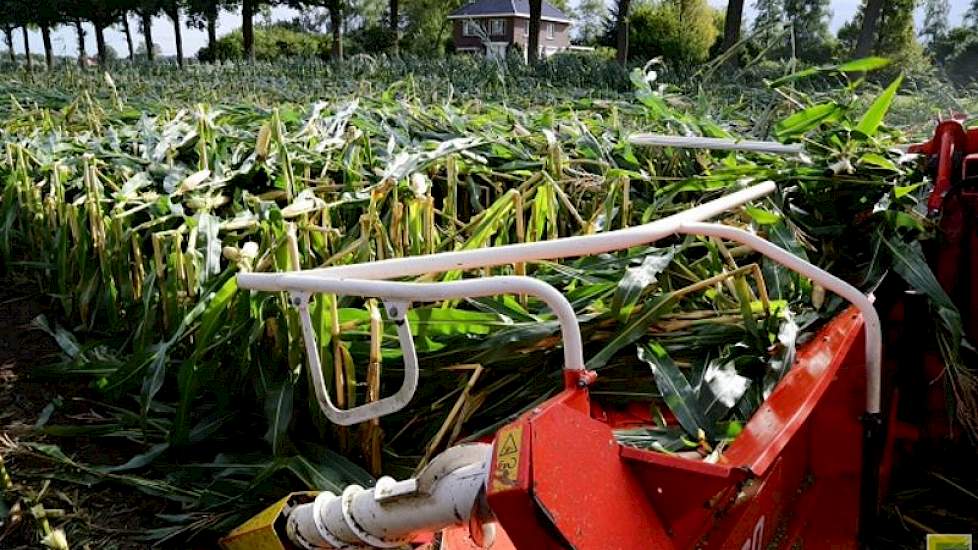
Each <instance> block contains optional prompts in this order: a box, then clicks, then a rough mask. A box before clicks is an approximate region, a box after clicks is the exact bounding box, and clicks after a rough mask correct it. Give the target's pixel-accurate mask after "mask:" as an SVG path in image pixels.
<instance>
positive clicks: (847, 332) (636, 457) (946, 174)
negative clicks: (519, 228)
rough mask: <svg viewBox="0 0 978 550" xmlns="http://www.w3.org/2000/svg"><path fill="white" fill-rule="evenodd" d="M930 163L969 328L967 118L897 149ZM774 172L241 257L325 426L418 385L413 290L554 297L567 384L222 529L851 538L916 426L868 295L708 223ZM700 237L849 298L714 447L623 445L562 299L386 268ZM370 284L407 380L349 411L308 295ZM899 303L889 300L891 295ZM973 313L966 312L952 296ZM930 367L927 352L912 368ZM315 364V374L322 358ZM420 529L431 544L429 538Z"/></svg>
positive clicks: (728, 541) (973, 322) (753, 193)
mask: <svg viewBox="0 0 978 550" xmlns="http://www.w3.org/2000/svg"><path fill="white" fill-rule="evenodd" d="M634 141H635V142H636V143H639V144H642V143H644V144H654V145H668V146H679V147H682V146H692V147H710V148H721V149H730V148H736V149H749V150H759V151H766V152H775V153H786V154H792V153H795V152H797V151H798V148H797V147H794V146H784V145H781V144H772V143H765V142H728V141H724V140H706V139H702V138H697V139H696V140H693V141H694V142H693V143H684V142H683V139H682V138H669V137H666V136H637V137H636V139H635V140H634ZM910 152H913V153H919V154H921V155H924V156H926V157H927V158H928V159H929V162H930V165H931V169H932V170H933V172H934V174H935V178H934V181H935V185H934V190H933V194H932V195H931V197H930V201H929V203H928V206H929V208H930V209H931V211H932V213H933V214H934V215H940V216H941V219H940V228H941V231H942V234H943V239H944V241H943V242H942V243H941V244H940V246H939V247H938V248H937V249H936V250H935V251H933V254H932V256H933V261H934V262H935V265H936V270H935V271H936V273H937V275H938V278H939V280H940V282H941V284H942V285H943V286H944V288H945V289H946V290H947V292H948V293H949V294H950V295H951V296H952V297H953V298H954V299H955V301H956V302H957V303H958V304H960V305H961V306H963V307H961V309H962V311H963V314H964V315H965V326H966V330H967V333H968V335H969V336H970V337H971V338H972V339H974V340H978V285H976V281H978V225H976V220H978V216H976V215H978V189H975V187H976V184H978V129H972V130H966V129H965V127H964V125H963V123H962V122H961V121H959V120H948V121H944V122H941V123H940V124H939V126H938V127H937V130H936V133H935V136H934V138H933V139H932V140H931V141H929V142H927V143H924V144H921V145H917V146H914V147H912V148H911V150H910ZM773 190H774V186H773V184H771V183H766V184H760V185H756V186H754V187H750V188H747V189H744V190H742V191H739V192H736V193H733V194H732V195H729V196H727V197H723V198H721V199H718V200H717V201H713V202H711V203H707V204H704V205H702V206H699V207H696V208H693V209H691V210H689V211H686V212H683V213H680V214H677V215H675V216H672V217H669V218H666V219H662V220H657V221H655V222H652V223H650V224H647V225H644V226H640V227H634V228H630V229H625V230H621V231H614V232H608V233H602V234H598V235H591V236H586V237H574V238H568V239H560V240H555V241H548V242H540V243H532V244H524V245H512V246H506V247H501V248H494V249H487V250H473V251H464V252H452V253H445V254H435V255H431V256H425V257H419V258H410V259H395V260H388V261H383V262H374V263H372V264H369V265H352V266H342V267H336V268H328V269H322V270H311V271H303V272H297V273H287V274H242V275H239V284H240V286H241V287H242V288H251V289H256V290H266V291H287V292H289V293H290V295H291V296H292V299H293V303H294V305H296V307H298V309H299V313H300V318H301V319H302V321H303V328H304V337H305V340H306V346H307V350H308V351H312V352H313V353H308V356H309V358H310V363H311V364H310V369H311V373H312V374H313V377H314V384H315V386H316V392H317V397H318V398H319V400H320V404H321V405H322V408H323V412H324V413H325V414H326V416H327V417H329V418H330V419H331V420H333V421H334V422H337V423H339V424H354V423H357V422H362V421H364V420H366V419H369V418H374V417H377V416H380V415H383V414H387V413H389V412H392V411H394V410H397V409H399V408H401V407H403V406H404V405H405V404H406V403H407V402H408V401H409V400H410V398H411V395H412V394H413V392H414V389H415V387H416V384H417V379H418V378H417V373H418V371H417V367H418V366H417V358H416V355H415V353H414V348H413V342H412V341H411V336H410V330H409V328H408V327H407V319H406V317H405V315H404V312H405V311H406V309H407V308H408V307H410V303H411V302H412V301H437V300H444V299H453V298H460V297H475V296H488V295H494V294H503V293H510V294H512V293H521V294H528V295H533V296H535V297H537V298H540V299H541V300H543V301H544V302H546V303H547V304H549V305H550V307H551V309H552V310H553V312H554V313H555V315H556V316H557V318H558V320H559V321H560V323H561V330H562V334H563V339H564V356H565V377H564V378H565V387H564V390H563V391H562V392H561V393H559V394H558V395H557V396H555V397H553V398H551V399H549V400H548V401H546V402H544V403H543V404H541V405H540V406H539V407H537V408H535V409H533V410H532V411H529V412H527V413H526V414H524V415H523V416H522V417H520V418H519V419H517V420H516V421H514V422H512V423H511V424H509V425H507V426H505V427H503V428H502V429H500V430H499V431H498V432H497V433H496V436H495V439H494V441H493V443H492V444H470V445H461V446H458V447H453V448H451V449H449V450H447V451H446V452H445V453H443V454H442V455H439V456H438V457H436V458H435V459H434V460H433V461H432V462H431V463H430V464H429V465H428V466H427V467H426V468H425V469H424V470H423V471H422V472H421V473H420V475H419V476H418V477H417V478H411V479H407V480H402V481H396V480H393V479H391V478H382V479H380V480H378V482H377V484H376V485H375V486H374V487H371V488H363V487H358V486H351V487H348V488H347V489H346V490H345V491H343V493H342V494H340V495H335V494H332V493H329V492H326V493H320V494H318V495H313V494H298V493H297V494H293V495H291V496H290V497H288V498H286V499H283V501H281V502H279V503H278V504H276V505H275V506H273V507H272V508H270V509H268V510H266V512H263V513H262V514H261V515H259V516H257V517H256V518H255V519H253V520H252V521H250V522H248V523H247V524H245V525H244V526H242V527H241V528H239V529H237V530H235V531H234V532H232V533H231V534H230V535H229V536H228V537H227V538H226V539H225V540H224V541H223V542H222V544H223V545H224V546H225V548H227V549H228V550H238V549H242V548H324V549H348V548H349V549H353V548H399V547H403V546H427V547H429V548H442V549H445V550H460V549H475V548H492V549H496V550H507V549H511V548H519V549H549V548H554V549H557V548H576V549H579V550H597V549H640V548H647V549H654V550H671V549H717V550H720V549H723V550H760V549H768V548H777V549H795V548H812V549H847V548H858V547H860V546H861V545H863V544H864V543H861V541H862V540H863V539H862V538H861V535H866V534H867V533H868V532H870V530H871V524H872V520H873V519H874V518H875V515H876V509H877V503H878V502H879V498H880V494H881V490H880V488H881V486H885V483H886V479H887V477H888V475H889V468H890V464H891V463H892V453H891V451H892V449H893V441H894V438H895V437H897V436H904V437H914V436H915V435H919V433H920V426H906V425H901V424H899V423H898V422H897V420H896V415H895V409H896V406H895V396H896V391H895V390H894V389H892V388H889V391H884V388H887V387H888V386H887V384H886V383H885V382H886V379H887V378H888V377H887V376H885V371H888V370H892V369H891V367H889V366H888V365H889V364H884V363H883V362H882V360H881V347H882V333H881V327H880V321H879V319H878V317H877V314H876V311H875V309H874V306H873V305H872V302H871V299H870V298H867V297H866V296H864V295H862V294H861V293H860V292H859V291H858V290H857V289H855V288H853V287H851V286H849V285H848V284H846V283H845V282H843V281H841V280H839V279H837V278H835V277H833V276H832V275H830V274H828V273H826V272H824V271H822V270H821V269H819V268H817V267H815V266H812V265H809V264H807V263H806V262H804V261H802V260H800V259H799V258H796V257H794V256H792V255H791V254H789V253H787V252H785V251H784V250H782V249H780V248H778V247H776V246H774V245H772V244H770V243H768V242H766V241H764V240H763V239H761V238H759V237H757V236H756V235H753V234H751V233H748V232H745V231H743V230H740V229H735V228H731V227H725V226H722V225H717V224H709V223H703V221H704V220H707V219H709V218H711V217H714V216H716V215H717V214H719V213H721V212H723V211H726V210H728V209H730V208H734V207H736V206H739V205H741V204H743V203H745V202H747V201H749V200H752V199H755V198H758V197H761V196H764V195H766V194H768V193H770V192H772V191H773ZM677 233H682V234H698V235H710V236H714V237H719V238H723V239H726V240H730V241H736V242H739V243H741V244H745V245H748V246H750V247H752V248H754V249H755V250H756V251H757V252H760V253H761V254H764V255H765V256H767V257H769V258H771V259H772V260H774V261H776V262H779V263H781V264H782V265H785V266H786V267H789V268H791V269H794V270H796V271H798V272H800V273H802V274H804V275H805V276H808V277H810V278H812V279H813V280H814V281H816V282H818V283H819V284H821V285H822V286H824V287H825V288H826V289H828V290H831V291H833V292H835V293H837V294H839V295H840V296H842V297H843V298H846V299H847V300H849V301H850V302H851V303H852V304H853V307H851V308H849V309H848V310H845V311H844V312H843V313H842V314H840V315H838V316H837V317H836V318H835V319H833V320H832V321H830V322H829V323H828V324H827V325H826V326H824V327H823V328H822V329H821V331H820V332H819V333H818V335H817V337H816V338H814V339H812V340H811V341H809V342H808V343H806V344H805V345H804V346H802V347H801V348H800V349H799V351H798V354H797V359H796V362H795V365H794V367H793V368H792V370H791V371H790V372H789V373H788V374H787V375H786V376H785V378H784V379H783V380H782V382H781V383H780V384H779V385H778V387H777V388H776V389H775V390H774V392H773V393H772V394H771V395H770V396H769V398H768V399H767V400H766V401H765V402H764V404H763V405H762V406H761V407H760V409H759V410H758V411H757V412H756V413H755V414H754V416H753V417H752V418H751V420H750V421H749V422H748V423H747V425H746V427H745V429H744V431H743V432H742V433H741V434H740V435H739V436H738V437H737V439H736V440H735V441H734V442H733V444H732V445H730V446H729V447H728V449H727V450H726V452H725V453H724V454H723V457H722V460H721V461H720V462H719V463H706V462H703V461H697V460H690V459H687V458H683V457H681V456H675V455H669V454H663V453H657V452H653V451H646V450H641V449H636V448H632V447H626V446H622V445H620V444H619V443H618V442H617V441H616V440H615V438H614V436H613V433H612V432H613V430H614V429H616V428H621V427H632V426H637V425H643V424H650V423H651V419H649V418H648V417H647V412H646V413H644V414H643V413H642V412H641V411H643V410H644V411H647V410H648V407H647V406H642V405H641V404H637V406H636V407H634V408H633V409H630V411H632V410H633V411H635V414H632V413H631V412H622V411H612V410H606V409H603V408H602V407H600V406H599V405H598V404H596V403H594V402H592V400H591V398H590V394H589V390H588V387H589V385H590V384H591V383H592V382H593V380H594V378H595V374H594V373H592V372H588V371H586V370H585V369H584V367H583V365H584V361H583V357H582V344H581V335H580V331H579V329H578V327H577V325H576V318H575V317H574V314H573V310H572V309H571V308H570V305H569V303H567V301H566V299H565V298H564V297H563V296H562V295H560V293H558V292H557V291H556V290H555V289H553V288H552V287H549V286H548V285H546V284H544V283H542V282H540V281H537V280H535V279H532V278H528V277H489V278H485V279H473V280H463V281H456V282H450V283H400V282H388V281H386V280H385V279H393V278H398V277H408V276H415V275H420V274H424V273H429V272H439V271H447V270H455V269H471V268H477V267H485V266H490V265H504V264H510V263H515V262H527V261H534V260H540V259H553V258H561V257H570V256H583V255H588V254H596V253H600V252H606V251H610V250H616V249H622V248H628V247H632V246H638V245H642V244H647V243H650V242H654V241H655V240H657V239H661V238H664V237H667V236H669V235H673V234H677ZM316 292H328V293H334V294H345V295H357V296H372V297H379V298H382V299H383V300H384V303H385V307H386V309H387V313H388V318H390V319H391V320H393V321H394V322H395V323H397V325H398V335H399V338H400V341H401V346H402V349H403V351H404V357H405V380H404V383H403V385H402V387H401V388H400V390H399V391H398V392H397V393H396V394H395V395H393V396H391V397H389V398H385V399H383V400H381V401H378V402H374V403H371V404H369V405H365V406H362V407H357V408H356V409H352V410H339V409H336V408H335V407H334V406H333V405H332V403H331V402H330V400H329V394H328V392H327V391H326V387H325V383H324V381H323V380H322V375H321V371H320V368H319V365H318V359H317V354H316V353H315V350H316V349H318V348H317V347H316V342H315V337H314V333H313V328H312V323H311V320H310V318H309V313H308V307H307V306H308V300H309V297H310V295H311V294H312V293H316ZM893 309H894V311H896V313H895V314H891V316H892V315H896V316H897V317H899V316H900V306H899V304H898V305H897V306H896V307H895V308H893ZM967 312H970V313H967ZM942 370H943V365H942V364H941V362H940V358H939V356H938V355H936V354H934V353H928V354H926V361H925V364H924V371H925V372H924V374H925V375H926V376H929V377H932V378H936V377H937V376H939V375H940V373H941V372H942ZM317 373H318V375H317ZM930 394H931V395H930V397H929V398H928V399H930V400H931V401H934V403H933V404H932V405H933V406H932V407H931V408H932V409H933V410H932V413H933V414H932V417H933V418H934V419H935V420H934V421H933V422H931V423H927V424H926V426H924V428H925V430H926V431H927V433H928V434H929V435H931V436H934V435H936V434H939V433H940V432H941V431H943V432H946V431H947V425H948V424H947V419H946V416H945V415H946V410H945V407H946V406H945V403H944V396H943V390H942V388H939V387H938V388H936V389H931V390H930ZM425 541H427V542H425Z"/></svg>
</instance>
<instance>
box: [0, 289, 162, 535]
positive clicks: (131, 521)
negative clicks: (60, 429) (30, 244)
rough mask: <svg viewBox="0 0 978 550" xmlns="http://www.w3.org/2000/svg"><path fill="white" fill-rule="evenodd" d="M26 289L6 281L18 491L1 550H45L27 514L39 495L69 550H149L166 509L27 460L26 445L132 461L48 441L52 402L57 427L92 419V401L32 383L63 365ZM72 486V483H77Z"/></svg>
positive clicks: (1, 330)
mask: <svg viewBox="0 0 978 550" xmlns="http://www.w3.org/2000/svg"><path fill="white" fill-rule="evenodd" d="M34 288H36V287H35V286H34V285H31V284H29V282H27V281H17V280H15V279H12V278H10V277H8V278H6V279H4V280H0V453H2V455H3V459H4V462H5V465H6V469H7V472H8V473H9V475H10V477H11V480H12V481H13V490H11V491H7V492H5V493H3V494H2V496H0V548H5V549H10V550H14V549H21V548H23V549H27V548H32V549H33V548H39V547H41V545H40V543H39V541H40V538H41V536H42V531H41V528H40V525H39V522H38V521H37V520H36V519H35V518H34V517H33V515H31V514H30V512H29V510H30V509H31V507H32V506H34V505H35V504H36V503H37V499H38V495H39V496H40V499H39V500H40V503H41V504H43V506H44V508H45V509H46V510H47V513H48V516H49V522H50V524H51V526H52V527H53V528H60V529H63V530H64V531H65V533H66V535H67V539H68V543H69V545H70V547H71V548H82V549H106V550H128V549H136V548H147V547H149V544H148V543H146V542H144V541H142V540H140V539H141V535H144V533H145V531H144V530H145V528H147V527H148V526H150V525H152V524H153V519H154V516H155V515H156V514H158V513H160V512H162V511H163V510H164V503H162V502H160V501H158V500H157V499H154V498H152V497H148V496H147V495H144V494H142V493H139V492H137V491H135V490H132V489H128V488H125V487H114V486H111V485H108V484H96V485H94V486H91V487H89V486H86V485H83V484H80V483H78V482H77V481H76V480H79V479H80V478H79V477H78V476H73V474H75V472H71V471H68V470H67V469H66V468H64V467H63V466H60V465H58V464H55V463H53V462H51V461H49V460H46V459H44V458H43V457H39V456H37V455H36V454H34V453H30V452H27V450H26V449H24V447H23V446H21V443H22V442H25V441H30V442H41V443H56V444H57V445H58V446H60V447H61V449H62V450H63V451H64V452H65V453H66V454H67V455H68V456H70V457H73V458H77V459H79V460H81V461H87V460H91V461H92V462H94V463H102V464H105V463H113V462H114V461H115V460H117V459H118V457H122V456H126V455H127V454H128V456H131V453H127V451H128V449H125V447H126V446H127V445H126V442H121V445H119V446H116V445H106V444H105V442H104V441H99V442H98V444H95V443H94V442H92V441H91V440H89V439H88V438H59V439H58V440H57V441H49V440H48V438H47V437H45V435H44V434H43V432H42V431H40V430H38V429H36V428H35V424H36V423H37V422H38V419H39V418H40V417H41V415H42V414H45V408H46V407H48V405H49V404H51V403H52V401H55V400H57V401H59V402H60V403H61V405H60V406H59V407H57V408H56V409H55V410H54V411H53V412H52V413H51V416H50V421H51V422H56V421H63V420H65V419H68V418H73V419H75V420H76V421H77V419H78V418H79V417H83V416H85V415H91V414H93V411H92V405H91V403H92V402H91V401H89V400H88V398H89V397H92V396H91V395H90V394H91V393H92V392H91V391H90V390H89V388H88V387H87V386H86V385H85V383H84V381H78V380H65V381H58V382H56V383H52V382H51V381H50V380H39V379H35V378H32V376H31V370H32V369H33V368H35V367H38V366H40V365H45V364H49V363H51V362H54V361H57V360H58V359H59V348H58V345H57V343H56V342H55V341H54V340H53V339H52V338H51V337H49V336H48V335H47V333H45V332H44V331H42V330H40V329H38V328H36V327H34V326H32V320H33V319H35V318H36V317H37V316H38V315H40V314H48V313H49V311H47V310H48V307H47V305H48V304H47V303H46V302H47V301H46V300H45V299H44V297H42V296H39V295H38V294H37V293H36V291H34V290H33V289H34ZM73 478H74V479H73Z"/></svg>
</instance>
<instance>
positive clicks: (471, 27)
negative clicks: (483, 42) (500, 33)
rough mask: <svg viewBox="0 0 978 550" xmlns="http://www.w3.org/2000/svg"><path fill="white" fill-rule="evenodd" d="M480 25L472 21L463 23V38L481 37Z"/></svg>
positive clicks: (467, 20) (468, 20)
mask: <svg viewBox="0 0 978 550" xmlns="http://www.w3.org/2000/svg"><path fill="white" fill-rule="evenodd" d="M479 30H480V29H479V24H478V23H476V22H475V21H472V20H471V19H466V20H464V21H462V36H479V34H480V33H479Z"/></svg>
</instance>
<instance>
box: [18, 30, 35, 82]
mask: <svg viewBox="0 0 978 550" xmlns="http://www.w3.org/2000/svg"><path fill="white" fill-rule="evenodd" d="M27 27H28V25H27V22H26V21H25V22H24V23H23V24H21V26H20V31H21V36H22V37H23V38H24V58H25V59H26V60H27V70H28V71H33V70H34V62H33V61H32V60H31V41H30V37H29V36H28V35H29V32H28V28H27Z"/></svg>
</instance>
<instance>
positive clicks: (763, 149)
mask: <svg viewBox="0 0 978 550" xmlns="http://www.w3.org/2000/svg"><path fill="white" fill-rule="evenodd" d="M628 142H629V143H631V144H632V145H650V146H655V147H675V148H677V149H714V150H718V151H750V152H754V153H773V154H776V155H800V154H802V153H804V152H805V147H804V145H802V144H800V143H795V144H788V145H786V144H784V143H778V142H777V141H756V140H752V139H729V138H708V137H699V136H667V135H662V134H633V135H631V136H629V138H628Z"/></svg>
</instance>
